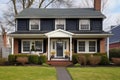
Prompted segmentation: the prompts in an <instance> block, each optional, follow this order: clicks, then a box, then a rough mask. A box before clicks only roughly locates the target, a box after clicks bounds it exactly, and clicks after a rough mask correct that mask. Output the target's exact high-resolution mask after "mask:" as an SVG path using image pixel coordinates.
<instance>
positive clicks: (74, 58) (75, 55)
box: [72, 54, 78, 64]
mask: <svg viewBox="0 0 120 80" xmlns="http://www.w3.org/2000/svg"><path fill="white" fill-rule="evenodd" d="M77 58H78V55H77V54H73V55H72V63H73V64H76V63H78V60H77Z"/></svg>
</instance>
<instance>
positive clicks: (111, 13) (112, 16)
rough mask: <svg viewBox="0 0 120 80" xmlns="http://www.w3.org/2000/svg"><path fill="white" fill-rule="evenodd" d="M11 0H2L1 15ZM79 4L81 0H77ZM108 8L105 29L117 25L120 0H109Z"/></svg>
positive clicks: (0, 1) (0, 5)
mask: <svg viewBox="0 0 120 80" xmlns="http://www.w3.org/2000/svg"><path fill="white" fill-rule="evenodd" d="M9 1H10V0H0V17H2V12H3V11H4V10H7V7H8V6H7V4H8V2H9ZM75 1H76V5H77V6H78V5H79V3H80V0H75ZM108 1H109V2H108V8H107V12H106V13H105V15H106V16H107V19H106V20H108V19H109V20H108V23H104V26H105V27H104V29H108V26H111V25H116V21H115V20H116V16H118V15H120V0H108Z"/></svg>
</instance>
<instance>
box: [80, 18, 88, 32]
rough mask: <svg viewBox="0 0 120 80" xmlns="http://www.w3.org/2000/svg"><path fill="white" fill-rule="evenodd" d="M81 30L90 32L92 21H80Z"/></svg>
mask: <svg viewBox="0 0 120 80" xmlns="http://www.w3.org/2000/svg"><path fill="white" fill-rule="evenodd" d="M79 30H90V20H87V19H86V20H80V22H79Z"/></svg>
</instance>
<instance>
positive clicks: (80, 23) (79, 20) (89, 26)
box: [79, 19, 90, 30]
mask: <svg viewBox="0 0 120 80" xmlns="http://www.w3.org/2000/svg"><path fill="white" fill-rule="evenodd" d="M81 20H88V21H89V29H81ZM79 30H90V19H79Z"/></svg>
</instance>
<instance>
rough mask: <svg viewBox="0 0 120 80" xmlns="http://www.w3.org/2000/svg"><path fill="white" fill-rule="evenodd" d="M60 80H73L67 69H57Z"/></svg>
mask: <svg viewBox="0 0 120 80" xmlns="http://www.w3.org/2000/svg"><path fill="white" fill-rule="evenodd" d="M56 71H57V79H58V80H72V78H71V76H70V75H69V73H68V72H67V70H66V68H65V67H56Z"/></svg>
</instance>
